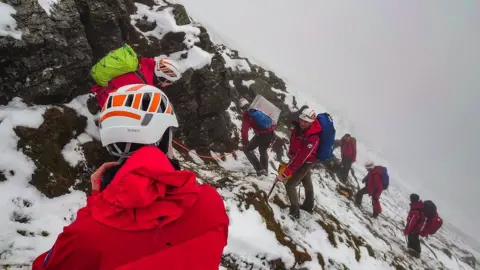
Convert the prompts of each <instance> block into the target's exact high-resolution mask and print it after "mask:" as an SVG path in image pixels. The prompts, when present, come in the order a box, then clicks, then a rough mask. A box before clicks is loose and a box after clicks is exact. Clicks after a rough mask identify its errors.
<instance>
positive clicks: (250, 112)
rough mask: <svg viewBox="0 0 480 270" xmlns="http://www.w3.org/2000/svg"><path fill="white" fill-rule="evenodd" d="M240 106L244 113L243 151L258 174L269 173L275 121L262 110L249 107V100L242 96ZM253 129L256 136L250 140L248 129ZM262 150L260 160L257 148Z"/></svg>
mask: <svg viewBox="0 0 480 270" xmlns="http://www.w3.org/2000/svg"><path fill="white" fill-rule="evenodd" d="M240 106H241V108H242V110H243V114H242V129H241V134H242V144H243V152H244V153H245V156H246V157H247V159H248V161H250V163H251V164H252V166H253V168H254V169H255V171H256V172H257V175H258V176H260V175H268V151H267V150H268V147H269V146H270V143H271V142H272V140H273V139H274V138H275V128H276V125H275V122H274V121H273V119H272V118H271V117H269V116H268V115H266V114H265V113H264V112H262V111H260V110H256V109H254V108H249V107H248V106H249V102H248V101H247V100H246V99H245V98H242V99H241V100H240ZM250 129H253V131H254V132H255V136H254V137H253V138H252V139H251V140H249V139H248V131H249V130H250ZM257 148H258V150H259V152H260V162H259V161H258V158H257V156H255V153H254V151H255V149H257Z"/></svg>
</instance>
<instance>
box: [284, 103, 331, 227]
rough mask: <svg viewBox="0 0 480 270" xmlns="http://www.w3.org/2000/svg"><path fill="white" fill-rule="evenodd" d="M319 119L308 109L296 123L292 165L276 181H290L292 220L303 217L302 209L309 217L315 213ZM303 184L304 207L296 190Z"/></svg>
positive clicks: (288, 188) (292, 146)
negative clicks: (313, 170) (315, 166)
mask: <svg viewBox="0 0 480 270" xmlns="http://www.w3.org/2000/svg"><path fill="white" fill-rule="evenodd" d="M316 117H317V114H316V113H315V111H314V110H313V109H309V108H307V109H305V110H303V112H302V113H301V114H300V116H299V119H298V121H294V122H293V129H292V134H291V136H290V147H289V150H288V157H289V158H290V162H289V163H288V164H287V166H286V168H285V170H284V172H283V173H282V174H280V175H278V176H277V178H276V181H282V182H284V180H285V179H288V178H289V177H291V178H289V179H288V181H287V183H286V185H285V186H286V189H287V195H288V198H289V200H290V216H291V217H292V218H295V219H296V218H299V217H300V209H302V210H304V211H307V212H309V213H312V212H313V207H314V199H315V197H314V194H313V185H312V179H311V172H310V170H311V169H312V167H313V166H314V165H315V161H316V156H315V153H316V152H317V149H318V145H319V142H320V136H319V133H320V131H322V128H321V126H320V123H319V122H318V120H317V119H316ZM300 182H301V183H302V184H303V187H304V188H305V201H304V202H303V204H302V205H301V206H300V203H299V201H298V195H297V191H296V190H295V188H296V187H297V186H298V184H300Z"/></svg>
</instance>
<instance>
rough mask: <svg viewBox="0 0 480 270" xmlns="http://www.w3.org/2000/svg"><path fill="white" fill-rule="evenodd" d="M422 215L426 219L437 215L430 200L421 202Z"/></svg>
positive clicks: (435, 207) (435, 208) (434, 206)
mask: <svg viewBox="0 0 480 270" xmlns="http://www.w3.org/2000/svg"><path fill="white" fill-rule="evenodd" d="M423 213H424V214H425V217H427V218H428V219H431V218H434V217H435V214H436V213H437V206H436V205H435V204H434V203H433V202H432V201H430V200H428V201H424V202H423Z"/></svg>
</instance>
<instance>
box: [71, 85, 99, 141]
mask: <svg viewBox="0 0 480 270" xmlns="http://www.w3.org/2000/svg"><path fill="white" fill-rule="evenodd" d="M92 96H93V94H86V95H82V96H78V97H76V98H74V99H73V100H72V101H70V103H68V104H65V105H66V106H67V107H70V108H72V109H74V110H75V111H76V112H77V113H78V114H80V115H83V116H85V117H86V118H87V127H86V128H85V133H86V134H87V135H88V136H90V137H91V138H95V139H96V140H97V141H100V131H99V130H98V127H97V126H96V125H95V120H98V119H99V116H100V112H98V113H97V114H96V115H92V114H91V113H90V111H89V110H88V108H87V102H88V99H89V98H90V97H92Z"/></svg>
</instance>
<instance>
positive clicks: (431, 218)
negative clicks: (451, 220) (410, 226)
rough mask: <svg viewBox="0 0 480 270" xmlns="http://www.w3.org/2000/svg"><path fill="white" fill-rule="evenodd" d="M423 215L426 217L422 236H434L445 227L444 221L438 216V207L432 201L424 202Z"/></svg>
mask: <svg viewBox="0 0 480 270" xmlns="http://www.w3.org/2000/svg"><path fill="white" fill-rule="evenodd" d="M423 213H424V215H425V217H426V220H425V225H424V226H423V228H422V232H421V235H422V236H427V235H433V234H435V233H436V232H437V231H438V230H439V229H440V228H441V227H442V225H443V219H442V218H441V217H440V216H439V215H438V212H437V206H436V205H435V204H434V203H433V202H432V201H430V200H428V201H425V202H423Z"/></svg>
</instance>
